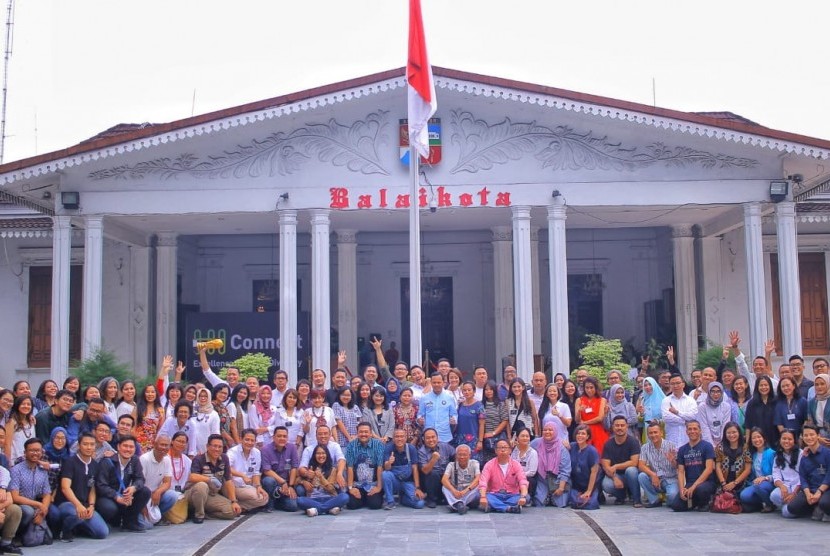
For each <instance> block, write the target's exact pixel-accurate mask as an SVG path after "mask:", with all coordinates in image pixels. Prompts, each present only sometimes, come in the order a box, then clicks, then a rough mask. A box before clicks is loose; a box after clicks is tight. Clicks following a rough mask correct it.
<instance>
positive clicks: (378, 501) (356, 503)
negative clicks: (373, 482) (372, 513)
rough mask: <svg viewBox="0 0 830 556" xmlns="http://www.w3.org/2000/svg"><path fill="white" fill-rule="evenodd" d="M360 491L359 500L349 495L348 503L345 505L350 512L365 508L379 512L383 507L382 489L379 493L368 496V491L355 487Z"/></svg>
mask: <svg viewBox="0 0 830 556" xmlns="http://www.w3.org/2000/svg"><path fill="white" fill-rule="evenodd" d="M357 490H359V491H360V498H355V497H354V496H352V493H351V492H350V493H349V503H348V504H347V505H346V507H347V508H349V509H350V510H359V509H360V508H362V507H364V506H366V507H367V508H369V509H370V510H379V509H380V508H381V506H383V489H381V490H380V492H378V493H376V494H373V495H371V496H369V494H368V491H366V490H363V489H362V488H360V487H357Z"/></svg>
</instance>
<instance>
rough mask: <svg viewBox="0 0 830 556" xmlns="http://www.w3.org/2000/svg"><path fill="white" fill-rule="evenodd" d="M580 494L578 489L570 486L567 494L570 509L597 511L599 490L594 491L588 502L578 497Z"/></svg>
mask: <svg viewBox="0 0 830 556" xmlns="http://www.w3.org/2000/svg"><path fill="white" fill-rule="evenodd" d="M580 494H581V493H580V492H579V490H578V489H575V488H574V487H573V486H571V491H570V493H569V494H568V499H569V501H570V504H571V507H572V508H573V509H575V510H598V509H599V489H596V488H595V489H594V491H593V492H592V493H591V496H590V497H589V498H588V500H584V499H583V498H582V497H580V496H579V495H580Z"/></svg>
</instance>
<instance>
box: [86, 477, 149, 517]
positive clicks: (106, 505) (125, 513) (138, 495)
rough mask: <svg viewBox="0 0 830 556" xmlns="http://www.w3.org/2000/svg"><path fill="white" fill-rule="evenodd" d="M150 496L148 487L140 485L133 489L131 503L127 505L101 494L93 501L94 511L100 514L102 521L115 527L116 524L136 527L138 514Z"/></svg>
mask: <svg viewBox="0 0 830 556" xmlns="http://www.w3.org/2000/svg"><path fill="white" fill-rule="evenodd" d="M150 496H151V493H150V489H149V488H147V487H142V488H140V489H138V490H137V491H135V494H134V495H133V503H132V504H130V505H129V506H123V505H121V504H119V503H118V502H116V501H115V500H114V499H112V498H106V497H104V496H101V497H99V498H98V499H97V500H96V501H95V511H97V512H98V513H99V514H101V517H103V518H104V521H106V522H107V523H110V524H112V525H115V526H116V527H117V526H118V525H121V526H123V527H138V516H139V515H140V514H141V510H143V509H144V507H145V506H146V505H147V502H149V501H150Z"/></svg>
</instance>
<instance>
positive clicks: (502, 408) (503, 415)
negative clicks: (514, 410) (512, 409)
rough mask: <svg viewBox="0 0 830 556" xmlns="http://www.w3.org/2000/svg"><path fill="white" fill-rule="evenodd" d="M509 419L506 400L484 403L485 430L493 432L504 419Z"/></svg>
mask: <svg viewBox="0 0 830 556" xmlns="http://www.w3.org/2000/svg"><path fill="white" fill-rule="evenodd" d="M506 420H507V406H506V405H505V403H504V402H499V403H498V404H492V403H486V404H484V432H485V433H492V432H493V431H494V430H496V427H498V426H499V424H501V422H502V421H506Z"/></svg>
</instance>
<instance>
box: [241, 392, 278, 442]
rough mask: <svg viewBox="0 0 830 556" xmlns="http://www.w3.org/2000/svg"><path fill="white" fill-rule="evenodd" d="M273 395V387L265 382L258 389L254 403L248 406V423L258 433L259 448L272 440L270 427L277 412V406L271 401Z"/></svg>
mask: <svg viewBox="0 0 830 556" xmlns="http://www.w3.org/2000/svg"><path fill="white" fill-rule="evenodd" d="M272 397H273V392H272V391H271V387H270V386H268V385H267V384H263V385H262V386H260V387H259V390H257V393H256V398H255V399H254V403H253V404H251V405H249V406H248V425H249V426H250V427H251V428H252V429H254V430H255V431H256V433H257V439H256V443H257V447H258V448H261V447H262V446H263V445H265V444H268V443H269V442H271V432H270V429H269V428H268V427H269V425H271V424H272V421H273V418H274V415H275V414H276V413H277V406H275V405H273V404H272V403H271V398H272Z"/></svg>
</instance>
